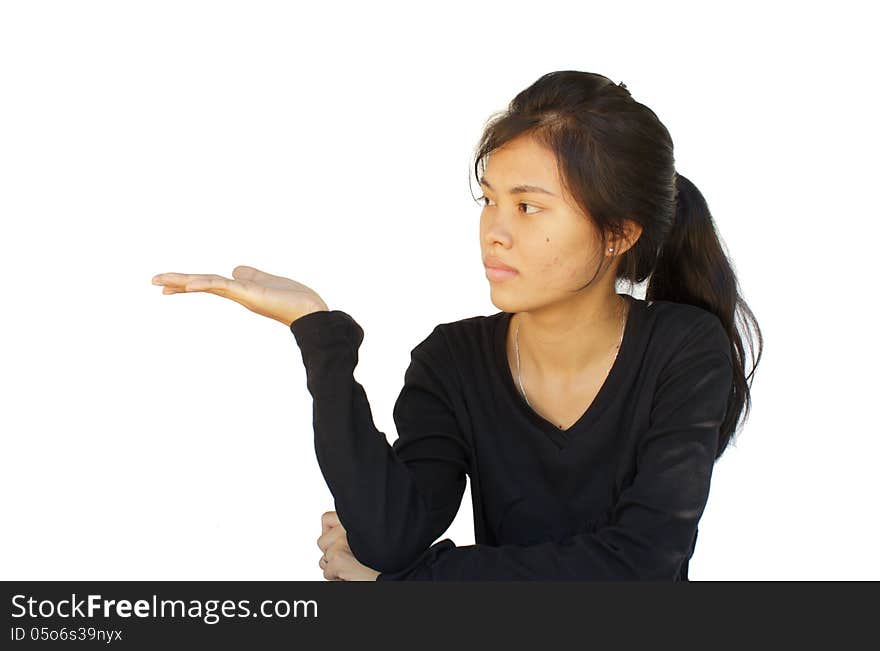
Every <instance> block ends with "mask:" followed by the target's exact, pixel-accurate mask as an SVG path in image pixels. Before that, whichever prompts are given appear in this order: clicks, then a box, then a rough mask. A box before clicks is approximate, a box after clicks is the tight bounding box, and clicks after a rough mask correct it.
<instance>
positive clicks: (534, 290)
mask: <svg viewBox="0 0 880 651" xmlns="http://www.w3.org/2000/svg"><path fill="white" fill-rule="evenodd" d="M521 186H522V187H521ZM528 186H531V187H528ZM481 187H482V190H483V197H482V200H483V203H484V204H485V205H484V207H483V209H482V213H481V214H480V248H481V250H482V255H483V261H484V264H485V262H486V258H487V256H495V257H496V258H498V260H497V261H494V262H498V261H500V263H501V264H504V265H507V266H509V267H513V268H514V269H516V271H517V273H516V274H514V275H512V276H510V277H507V278H496V279H493V278H492V276H491V271H490V270H489V269H487V271H486V273H487V277H488V278H489V286H490V288H491V292H492V302H493V303H494V304H495V305H496V306H498V307H499V309H502V310H504V311H507V312H519V311H525V310H531V309H536V308H539V307H542V306H544V305H548V304H551V303H556V302H561V301H565V300H569V299H571V298H572V297H574V296H577V294H574V293H573V291H574V290H576V289H579V288H581V287H583V286H584V285H586V284H587V283H588V282H589V281H590V279H591V278H592V277H593V275H594V274H595V273H596V267H597V265H598V264H599V263H600V262H601V261H602V260H603V257H602V256H603V254H604V251H603V249H604V248H605V247H604V245H603V244H602V243H601V242H600V241H598V230H597V229H596V228H595V227H594V226H593V223H592V220H591V219H588V218H587V217H586V216H585V215H584V213H583V212H582V211H581V210H580V209H579V208H578V207H576V206H575V204H574V201H573V200H572V199H571V198H570V196H568V195H567V194H566V193H563V190H562V181H561V179H560V178H559V175H558V172H557V169H556V158H555V156H554V155H553V152H552V151H550V150H549V149H546V148H545V147H543V146H542V145H540V144H538V143H537V142H536V141H535V140H534V139H532V138H531V137H528V136H521V137H520V138H517V139H516V140H512V141H510V142H509V143H507V144H506V145H504V146H503V147H501V148H499V149H496V150H495V151H493V152H492V153H491V154H490V155H489V156H488V157H487V159H486V168H485V171H484V173H483V179H482V183H481ZM542 189H543V190H544V191H546V192H543V191H542ZM494 262H493V261H490V264H493V263H494ZM597 283H598V280H597Z"/></svg>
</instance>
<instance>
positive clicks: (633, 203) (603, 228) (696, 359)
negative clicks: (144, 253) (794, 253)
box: [154, 71, 763, 581]
mask: <svg viewBox="0 0 880 651" xmlns="http://www.w3.org/2000/svg"><path fill="white" fill-rule="evenodd" d="M474 170H475V172H476V177H477V181H478V182H479V183H480V185H481V187H482V190H483V196H481V197H480V199H479V200H480V201H481V202H482V203H483V210H482V215H481V221H480V247H481V251H482V256H483V261H484V264H485V266H486V275H487V278H488V281H489V286H490V289H491V298H492V303H493V304H494V305H495V306H496V307H498V308H499V310H501V311H500V312H497V313H495V314H493V315H491V316H476V317H471V318H467V319H463V320H460V321H455V322H451V323H442V324H440V325H438V326H437V327H436V328H434V330H433V332H431V334H430V335H428V337H426V338H425V339H424V340H423V341H422V342H421V343H419V344H418V345H417V346H416V347H415V348H414V349H413V350H412V361H411V364H410V366H409V368H408V369H407V371H406V375H405V379H404V386H403V389H402V391H401V393H400V395H399V397H398V399H397V402H396V403H395V406H394V421H395V424H396V426H397V433H398V438H397V440H396V441H395V442H394V444H393V446H392V445H389V444H388V442H387V441H386V438H385V435H384V434H383V433H382V432H379V431H378V430H377V429H376V427H375V426H374V424H373V421H372V416H371V412H370V407H369V402H368V400H367V396H366V394H365V392H364V389H363V387H362V386H361V385H360V384H359V383H358V382H356V381H355V380H354V378H353V371H354V368H355V367H356V365H357V361H358V349H359V347H360V344H361V342H362V341H363V334H364V333H363V330H362V329H361V328H360V326H359V325H358V324H357V323H356V322H355V320H354V319H353V318H352V317H351V316H350V315H348V314H347V313H345V312H343V311H340V310H330V309H329V308H328V307H327V305H326V303H324V301H323V300H322V299H321V298H320V296H319V295H318V294H317V293H315V292H314V291H313V290H311V289H310V288H308V287H305V286H304V285H301V284H299V283H297V282H295V281H293V280H289V279H286V278H281V277H278V276H272V275H270V274H265V273H263V272H260V271H258V270H256V269H253V268H251V267H237V268H236V269H235V270H234V271H233V274H232V275H233V278H232V279H227V278H223V277H221V276H215V275H191V274H175V273H167V274H161V275H160V276H157V277H156V278H154V282H157V283H158V284H162V285H165V289H164V290H163V291H164V293H177V292H188V291H207V292H212V293H215V294H217V295H220V296H225V297H227V298H231V299H233V300H236V301H238V302H239V303H241V304H243V305H245V306H246V307H248V308H249V309H251V310H253V311H254V312H257V313H259V314H262V315H264V316H268V317H270V318H274V319H276V320H278V321H280V322H282V323H285V324H286V325H288V326H289V327H290V330H291V332H292V333H293V335H294V337H295V339H296V341H297V344H298V345H299V347H300V349H301V352H302V357H303V362H304V364H305V368H306V375H307V385H308V389H309V392H310V393H311V395H312V397H313V401H314V402H313V417H314V429H315V449H316V452H317V458H318V462H319V464H320V467H321V470H322V472H323V474H324V477H325V478H326V480H327V483H328V486H329V487H330V490H331V492H332V493H333V496H334V499H335V504H336V508H337V511H331V512H328V513H325V514H324V516H323V518H322V523H323V532H322V535H321V537H320V538H319V539H318V544H319V547H320V548H321V549H322V551H324V555H323V556H322V558H321V560H320V567H321V568H322V569H323V570H324V576H325V578H328V579H334V580H373V579H378V580H419V579H423V580H469V579H472V580H528V579H536V580H566V579H573V580H614V579H620V580H635V579H641V580H669V581H676V580H679V581H686V580H688V575H687V568H688V561H689V559H690V558H691V556H692V554H693V552H694V548H695V544H696V538H697V525H698V523H699V520H700V517H701V516H702V513H703V510H704V507H705V505H706V501H707V499H708V494H709V485H710V479H711V476H712V470H713V466H714V463H715V461H716V460H717V459H718V457H720V456H721V454H722V453H723V452H724V450H725V449H726V447H727V445H728V443H729V442H730V440H731V437H732V435H733V433H734V432H735V430H736V427H737V424H738V422H739V420H740V417H741V416H742V415H743V411H744V409H745V415H746V416H747V414H748V407H749V406H750V396H749V392H750V391H749V390H750V384H751V378H752V375H753V373H754V370H755V368H756V367H757V363H758V361H759V360H760V352H761V348H762V346H763V344H762V339H761V332H760V328H759V327H758V324H757V322H756V321H755V318H754V315H753V314H752V312H751V310H750V309H749V308H748V306H747V304H746V303H745V302H744V301H743V300H742V298H741V297H740V295H739V293H738V287H737V281H736V277H735V274H734V272H733V269H732V266H731V264H730V262H729V260H728V259H727V257H726V255H725V253H724V251H723V248H722V245H721V243H720V241H719V238H718V235H717V233H716V230H715V226H714V223H713V220H712V217H711V215H710V212H709V209H708V206H707V204H706V202H705V200H704V199H703V197H702V195H701V194H700V192H699V191H698V190H697V188H696V187H695V186H694V185H693V184H692V183H691V182H690V181H688V180H687V179H686V178H685V177H683V176H681V175H680V174H678V173H677V172H676V170H675V164H674V158H673V146H672V139H671V137H670V135H669V132H668V131H667V129H666V128H665V127H664V126H663V124H662V123H661V122H660V120H659V119H658V118H657V116H656V115H655V113H654V112H653V111H652V110H651V109H649V108H648V107H646V106H644V105H643V104H640V103H639V102H637V101H635V100H634V99H633V98H632V96H631V95H630V93H629V91H628V90H627V89H626V87H625V85H624V84H614V83H613V82H611V81H610V80H609V79H607V78H606V77H603V76H601V75H598V74H592V73H586V72H577V71H560V72H552V73H549V74H546V75H544V76H542V77H541V78H540V79H538V80H537V81H536V82H535V83H534V84H532V85H531V86H530V87H528V88H526V89H525V90H523V91H522V92H521V93H519V94H518V95H517V96H516V97H515V98H514V99H513V101H512V102H511V103H510V105H509V107H508V109H507V110H506V111H504V112H503V113H500V114H498V115H496V116H494V117H493V118H492V119H491V120H490V121H489V122H488V123H487V126H486V129H485V132H484V134H483V137H482V138H481V140H480V143H479V145H478V148H477V152H476V160H475V165H474ZM618 280H620V281H629V283H630V287H632V286H634V285H635V284H636V283H641V282H643V281H645V280H648V284H647V292H646V297H645V299H638V298H635V297H633V296H631V295H630V294H626V293H624V294H618V293H617V281H618ZM737 310H739V313H740V314H741V316H742V317H743V319H744V321H745V320H746V319H747V320H748V322H749V324H750V325H751V326H753V328H754V330H755V332H756V334H757V339H758V354H757V357H755V350H754V346H752V342H751V340H749V344H750V346H749V347H750V350H751V354H752V358H753V359H754V363H753V365H752V369H751V371H750V372H749V374H748V375H746V372H745V354H744V347H743V341H742V338H741V335H740V333H739V331H738V330H737V327H736V322H735V315H736V313H737ZM746 335H749V333H748V331H746ZM466 475H467V476H469V477H470V479H471V493H472V497H473V513H474V529H475V538H476V544H474V545H468V546H462V547H457V546H455V544H454V543H453V542H452V541H451V540H449V539H444V540H442V541H440V542H437V543H435V544H432V543H433V541H435V540H436V539H437V537H438V536H440V535H441V534H442V533H443V532H444V531H446V529H447V528H448V527H449V525H450V523H451V522H452V520H453V519H454V517H455V515H456V513H457V512H458V509H459V506H460V504H461V499H462V495H463V494H464V489H465V482H466ZM337 514H338V515H337Z"/></svg>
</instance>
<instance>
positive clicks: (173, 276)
mask: <svg viewBox="0 0 880 651" xmlns="http://www.w3.org/2000/svg"><path fill="white" fill-rule="evenodd" d="M153 284H154V285H164V287H163V289H162V293H163V294H179V293H182V292H208V293H210V294H216V295H217V296H223V297H224V298H230V299H232V300H233V301H235V302H236V303H240V304H241V305H244V306H245V307H246V308H247V309H249V310H250V311H251V312H256V313H257V314H260V315H262V316H266V317H269V318H270V319H275V320H276V321H280V322H281V323H283V324H284V325H286V326H288V327H289V326H290V324H291V323H293V322H294V321H296V320H297V319H298V318H300V317H301V316H304V315H306V314H309V313H311V312H317V311H320V310H327V309H329V308H328V307H327V304H326V303H325V302H324V300H323V299H322V298H321V297H320V296H319V295H318V293H317V292H315V291H314V290H313V289H311V288H310V287H307V286H306V285H303V284H302V283H298V282H297V281H295V280H291V279H290V278H284V277H283V276H273V275H272V274H268V273H266V272H264V271H260V270H259V269H255V268H254V267H248V266H246V265H239V266H238V267H236V268H235V269H233V270H232V278H224V277H223V276H218V275H216V274H182V273H173V272H168V273H162V274H158V275H156V276H153Z"/></svg>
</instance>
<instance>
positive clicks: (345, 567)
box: [318, 511, 380, 581]
mask: <svg viewBox="0 0 880 651" xmlns="http://www.w3.org/2000/svg"><path fill="white" fill-rule="evenodd" d="M318 547H320V548H321V551H322V552H324V555H323V556H322V557H321V560H319V561H318V567H320V568H321V569H322V570H324V578H325V579H327V580H328V581H375V580H376V577H377V576H379V574H380V572H377V571H376V570H374V569H372V568H369V567H367V566H366V565H362V564H361V563H359V562H358V560H357V559H356V558H355V557H354V554H352V553H351V548H349V546H348V535H347V534H346V533H345V528H344V527H343V526H342V524H341V523H340V522H339V518H338V517H336V511H327V513H325V514H324V515H322V516H321V537H320V538H318Z"/></svg>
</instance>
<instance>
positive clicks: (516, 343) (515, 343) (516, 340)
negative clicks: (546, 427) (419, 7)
mask: <svg viewBox="0 0 880 651" xmlns="http://www.w3.org/2000/svg"><path fill="white" fill-rule="evenodd" d="M624 300H625V299H624ZM628 315H629V303H627V306H626V307H625V308H624V310H623V313H622V314H621V318H620V323H621V326H620V339H619V340H618V342H617V348H616V350H615V352H614V359H612V360H611V364H610V366H609V367H608V372H607V373H606V374H605V376H606V377H607V376H608V373H610V372H611V369H612V368H613V367H614V362H615V361H617V355H618V353H620V345H621V344H622V343H623V332H624V330H625V328H626V317H627V316H628ZM513 347H514V349H515V350H516V375H517V378H518V380H519V390H520V391H521V392H522V395H523V398H525V399H526V404H527V405H528V406H529V407H531V406H532V403H530V402H529V397H528V396H527V395H526V390H525V388H523V383H522V372H521V371H520V367H519V325H517V326H516V335H515V336H514V338H513ZM559 428H560V429H562V425H560V426H559Z"/></svg>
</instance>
